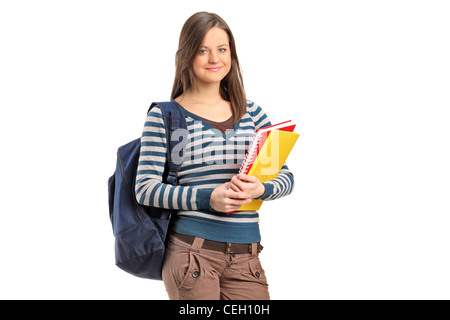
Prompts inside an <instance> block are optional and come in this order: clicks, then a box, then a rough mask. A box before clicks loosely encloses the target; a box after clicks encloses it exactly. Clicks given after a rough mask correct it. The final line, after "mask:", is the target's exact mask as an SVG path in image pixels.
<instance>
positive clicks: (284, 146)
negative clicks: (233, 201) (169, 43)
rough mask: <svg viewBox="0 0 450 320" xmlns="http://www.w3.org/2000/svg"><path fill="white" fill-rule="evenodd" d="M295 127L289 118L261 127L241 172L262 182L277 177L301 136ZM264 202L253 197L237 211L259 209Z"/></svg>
mask: <svg viewBox="0 0 450 320" xmlns="http://www.w3.org/2000/svg"><path fill="white" fill-rule="evenodd" d="M294 128H295V124H293V123H292V121H291V120H289V121H285V122H281V123H278V124H275V125H273V126H269V127H265V128H262V129H259V130H258V131H257V132H256V134H255V136H254V138H253V141H252V143H251V144H250V147H249V149H248V151H247V155H246V156H245V159H244V162H243V163H242V166H241V169H240V170H239V173H244V174H247V175H250V176H255V177H257V178H258V179H259V181H261V182H266V181H269V180H272V179H274V178H276V177H277V175H278V173H279V172H280V170H281V167H282V166H283V164H284V163H285V162H286V159H287V157H288V155H289V153H290V152H291V150H292V148H293V147H294V144H295V142H296V141H297V139H298V137H299V136H300V135H299V134H298V133H295V132H293V131H294ZM262 203H263V201H262V200H256V199H253V200H252V202H251V203H249V204H246V205H243V206H241V207H240V208H239V209H238V210H237V211H247V210H248V211H253V210H258V209H259V208H260V207H261V205H262ZM233 212H234V211H233ZM229 213H231V212H229Z"/></svg>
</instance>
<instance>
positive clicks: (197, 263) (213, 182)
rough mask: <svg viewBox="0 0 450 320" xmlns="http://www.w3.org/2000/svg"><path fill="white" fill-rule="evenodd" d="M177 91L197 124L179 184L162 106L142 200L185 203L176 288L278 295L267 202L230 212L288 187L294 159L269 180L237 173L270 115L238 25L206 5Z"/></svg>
mask: <svg viewBox="0 0 450 320" xmlns="http://www.w3.org/2000/svg"><path fill="white" fill-rule="evenodd" d="M171 99H172V101H174V102H175V103H177V104H179V106H180V107H181V108H182V110H183V111H184V114H185V117H186V122H187V127H188V130H189V132H188V136H187V147H186V152H185V157H184V161H183V164H182V167H181V169H180V171H179V173H178V178H179V180H178V181H179V185H178V186H172V185H168V184H164V183H162V176H163V172H164V164H165V160H166V153H167V148H166V142H165V141H166V136H165V129H164V122H163V119H162V116H161V111H160V109H159V108H158V107H157V106H155V107H154V108H153V109H152V110H151V112H150V113H149V114H148V115H147V119H146V123H145V127H144V133H143V135H142V139H141V141H142V147H141V155H140V158H139V166H138V173H137V177H136V198H137V200H138V202H139V203H141V204H142V205H151V206H156V207H164V208H167V209H175V210H176V211H177V213H176V217H175V220H174V223H173V228H172V233H171V235H170V239H169V242H168V246H167V249H166V257H165V261H164V265H163V281H164V284H165V287H166V290H167V292H168V295H169V298H170V299H236V300H237V299H269V292H268V284H267V280H266V276H265V273H264V270H263V269H262V267H261V263H260V261H259V258H258V254H259V252H260V251H261V249H262V246H261V245H260V239H261V236H260V232H259V224H258V222H259V215H258V212H256V211H237V212H235V213H232V214H227V212H230V211H234V210H236V209H238V208H239V207H240V206H242V205H244V204H247V203H250V202H251V201H252V199H262V200H273V199H278V198H280V197H283V196H285V195H288V194H290V193H291V192H292V189H293V187H294V179H293V175H292V173H290V172H289V170H288V168H287V166H286V165H284V166H283V168H282V170H281V171H280V173H279V174H278V176H277V178H275V179H274V180H271V181H268V182H264V183H261V182H260V181H259V180H258V179H257V178H255V177H253V176H246V175H242V174H241V175H239V176H238V175H237V173H238V171H239V168H240V166H241V164H242V161H243V159H244V157H245V153H246V150H247V149H248V147H249V145H250V142H251V139H252V137H253V136H254V134H255V131H256V130H258V129H259V128H263V127H266V126H269V125H271V123H270V121H269V119H268V117H267V116H266V114H265V113H264V111H263V110H262V109H261V108H260V107H259V106H257V105H256V104H254V103H253V102H250V101H247V100H246V97H245V92H244V87H243V82H242V75H241V71H240V66H239V61H238V57H237V54H236V46H235V42H234V38H233V34H232V33H231V30H230V28H229V27H228V25H227V24H226V23H225V21H224V20H223V19H222V18H221V17H219V16H218V15H216V14H213V13H207V12H199V13H196V14H194V15H193V16H191V17H190V18H189V19H188V20H187V21H186V23H185V24H184V26H183V29H182V31H181V35H180V41H179V49H178V51H177V54H176V74H175V80H174V84H173V89H172V95H171ZM150 150H152V152H148V151H150Z"/></svg>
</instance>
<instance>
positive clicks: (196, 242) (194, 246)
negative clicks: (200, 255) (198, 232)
mask: <svg viewBox="0 0 450 320" xmlns="http://www.w3.org/2000/svg"><path fill="white" fill-rule="evenodd" d="M204 241H205V239H203V238H199V237H195V238H194V242H192V246H191V248H192V249H195V250H198V249H201V247H202V245H203V242H204Z"/></svg>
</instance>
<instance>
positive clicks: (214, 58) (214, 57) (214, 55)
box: [208, 52, 219, 64]
mask: <svg viewBox="0 0 450 320" xmlns="http://www.w3.org/2000/svg"><path fill="white" fill-rule="evenodd" d="M208 62H209V63H210V64H216V63H219V58H218V56H217V53H215V52H210V54H209V61H208Z"/></svg>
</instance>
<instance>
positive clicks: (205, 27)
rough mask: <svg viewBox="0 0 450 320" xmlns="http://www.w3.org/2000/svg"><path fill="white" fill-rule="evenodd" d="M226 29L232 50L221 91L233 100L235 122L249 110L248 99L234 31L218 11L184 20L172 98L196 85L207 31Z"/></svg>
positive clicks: (197, 14) (229, 99) (202, 13)
mask: <svg viewBox="0 0 450 320" xmlns="http://www.w3.org/2000/svg"><path fill="white" fill-rule="evenodd" d="M214 27H218V28H221V29H223V30H224V31H225V32H226V33H227V35H228V40H229V46H230V53H231V69H230V72H228V74H227V75H226V76H225V78H223V79H222V81H221V82H220V95H221V96H222V98H223V99H224V100H226V101H229V102H230V104H231V109H232V111H233V120H234V123H236V122H238V121H239V120H240V119H241V118H242V116H243V115H244V114H245V112H246V106H247V99H246V96H245V90H244V83H243V80H242V72H241V67H240V65H239V60H238V57H237V53H236V44H235V42H234V37H233V33H232V32H231V30H230V28H229V27H228V25H227V23H226V22H225V21H224V20H223V19H222V18H221V17H220V16H218V15H217V14H215V13H209V12H197V13H196V14H194V15H192V16H191V17H190V18H189V19H188V20H186V22H185V23H184V26H183V28H182V29H181V34H180V41H179V43H178V51H177V54H176V58H175V67H176V71H175V80H174V82H173V87H172V94H171V96H170V98H171V99H175V98H177V97H178V96H180V95H181V94H182V93H183V92H187V91H188V90H189V89H190V88H192V87H195V75H194V70H193V69H192V64H193V62H194V59H195V57H196V55H197V54H198V50H200V46H201V44H202V41H203V38H204V37H205V34H206V33H207V32H208V31H209V30H210V29H212V28H214Z"/></svg>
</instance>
